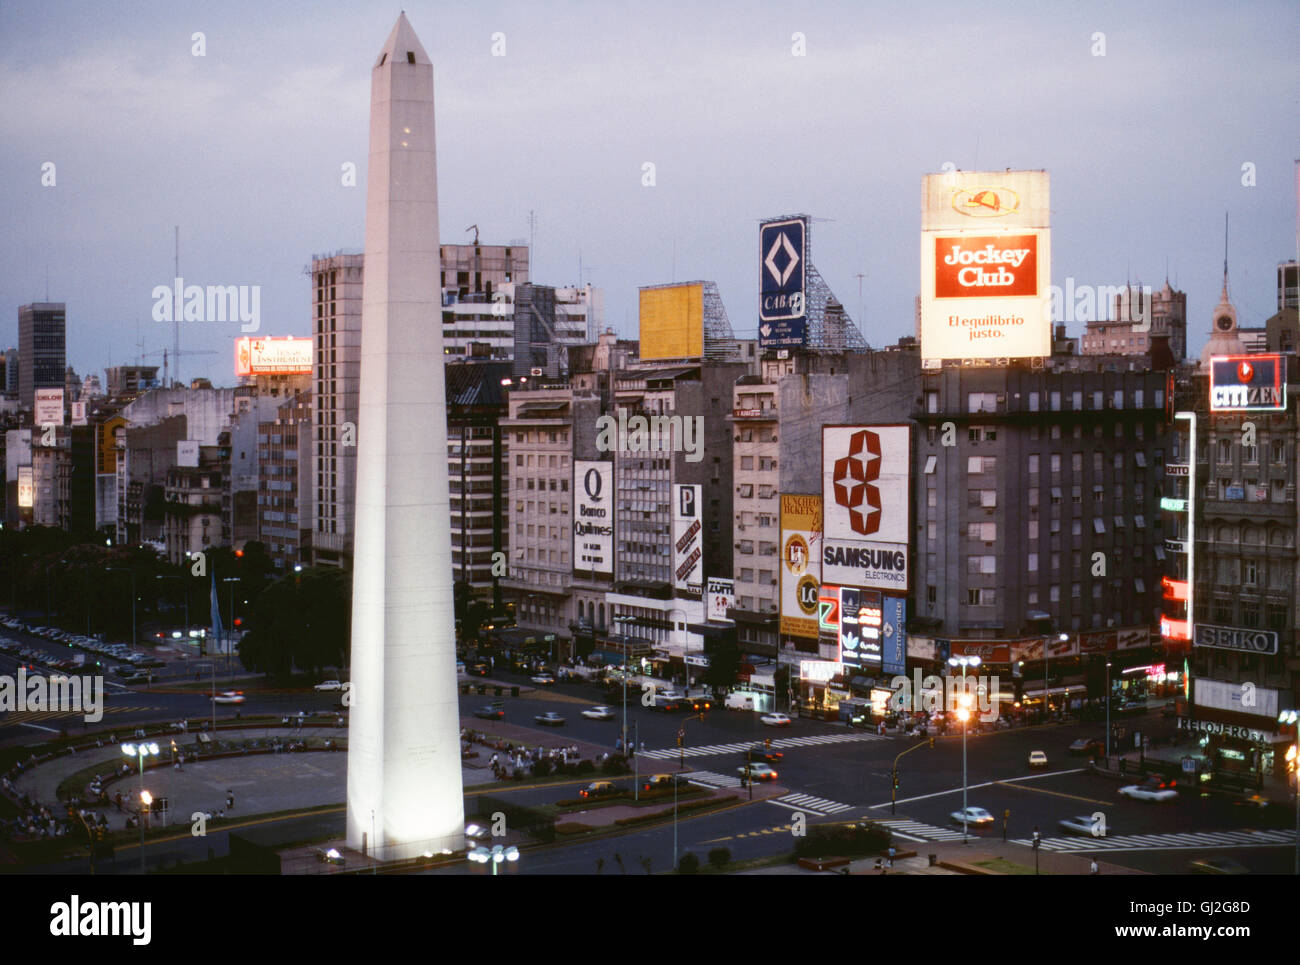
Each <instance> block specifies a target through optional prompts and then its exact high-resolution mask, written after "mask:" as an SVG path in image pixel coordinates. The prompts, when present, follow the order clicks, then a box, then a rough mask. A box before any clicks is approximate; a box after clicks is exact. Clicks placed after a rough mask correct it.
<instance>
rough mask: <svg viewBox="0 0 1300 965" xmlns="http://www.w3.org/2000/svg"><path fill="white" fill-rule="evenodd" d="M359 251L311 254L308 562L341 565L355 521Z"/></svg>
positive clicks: (347, 554) (361, 259)
mask: <svg viewBox="0 0 1300 965" xmlns="http://www.w3.org/2000/svg"><path fill="white" fill-rule="evenodd" d="M363 264H364V256H362V255H359V254H357V255H345V254H338V255H332V256H327V257H318V258H313V259H312V266H311V272H312V335H313V337H314V338H315V339H316V373H315V389H314V396H313V405H314V407H315V413H316V419H315V426H314V427H313V432H312V436H313V440H312V442H313V452H312V460H311V463H312V475H313V480H312V483H313V485H314V487H315V493H314V494H313V495H314V500H313V503H312V505H313V517H314V521H313V525H312V539H311V546H312V559H313V561H314V562H315V563H316V564H317V565H328V566H344V565H346V564H347V562H348V560H349V559H350V557H351V553H352V533H353V526H354V523H355V520H356V516H355V510H356V485H357V422H358V419H359V405H360V403H359V392H360V388H361V286H362V273H363Z"/></svg>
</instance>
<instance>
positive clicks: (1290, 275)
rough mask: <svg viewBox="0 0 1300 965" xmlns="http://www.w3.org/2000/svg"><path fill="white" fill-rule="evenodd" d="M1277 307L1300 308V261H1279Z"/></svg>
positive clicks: (1280, 308) (1279, 308)
mask: <svg viewBox="0 0 1300 965" xmlns="http://www.w3.org/2000/svg"><path fill="white" fill-rule="evenodd" d="M1277 308H1278V311H1281V310H1282V309H1284V308H1291V309H1300V262H1296V261H1281V262H1278V265H1277Z"/></svg>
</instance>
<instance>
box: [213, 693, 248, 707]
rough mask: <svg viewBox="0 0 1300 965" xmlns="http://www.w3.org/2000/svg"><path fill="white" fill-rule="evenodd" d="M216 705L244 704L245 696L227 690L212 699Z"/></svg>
mask: <svg viewBox="0 0 1300 965" xmlns="http://www.w3.org/2000/svg"><path fill="white" fill-rule="evenodd" d="M212 702H213V703H214V704H242V703H243V702H244V695H243V694H242V693H240V692H239V691H238V690H226V691H223V692H222V693H219V694H217V695H216V696H215V697H213V698H212Z"/></svg>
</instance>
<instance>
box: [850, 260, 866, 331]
mask: <svg viewBox="0 0 1300 965" xmlns="http://www.w3.org/2000/svg"><path fill="white" fill-rule="evenodd" d="M853 277H854V278H856V279H857V280H858V321H859V322H861V321H862V279H864V278H866V277H867V275H866V272H862V271H860V272H858V273H857V274H856V275H854V276H853Z"/></svg>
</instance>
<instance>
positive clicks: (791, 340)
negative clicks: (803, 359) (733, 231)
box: [758, 218, 808, 349]
mask: <svg viewBox="0 0 1300 965" xmlns="http://www.w3.org/2000/svg"><path fill="white" fill-rule="evenodd" d="M758 259H759V304H758V322H759V324H758V336H759V338H758V341H759V346H760V347H762V348H765V349H766V348H800V347H802V346H803V344H804V342H805V341H806V339H807V330H808V324H807V322H808V221H807V219H806V218H783V219H780V220H777V221H764V222H762V223H761V224H760V225H759V226H758Z"/></svg>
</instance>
